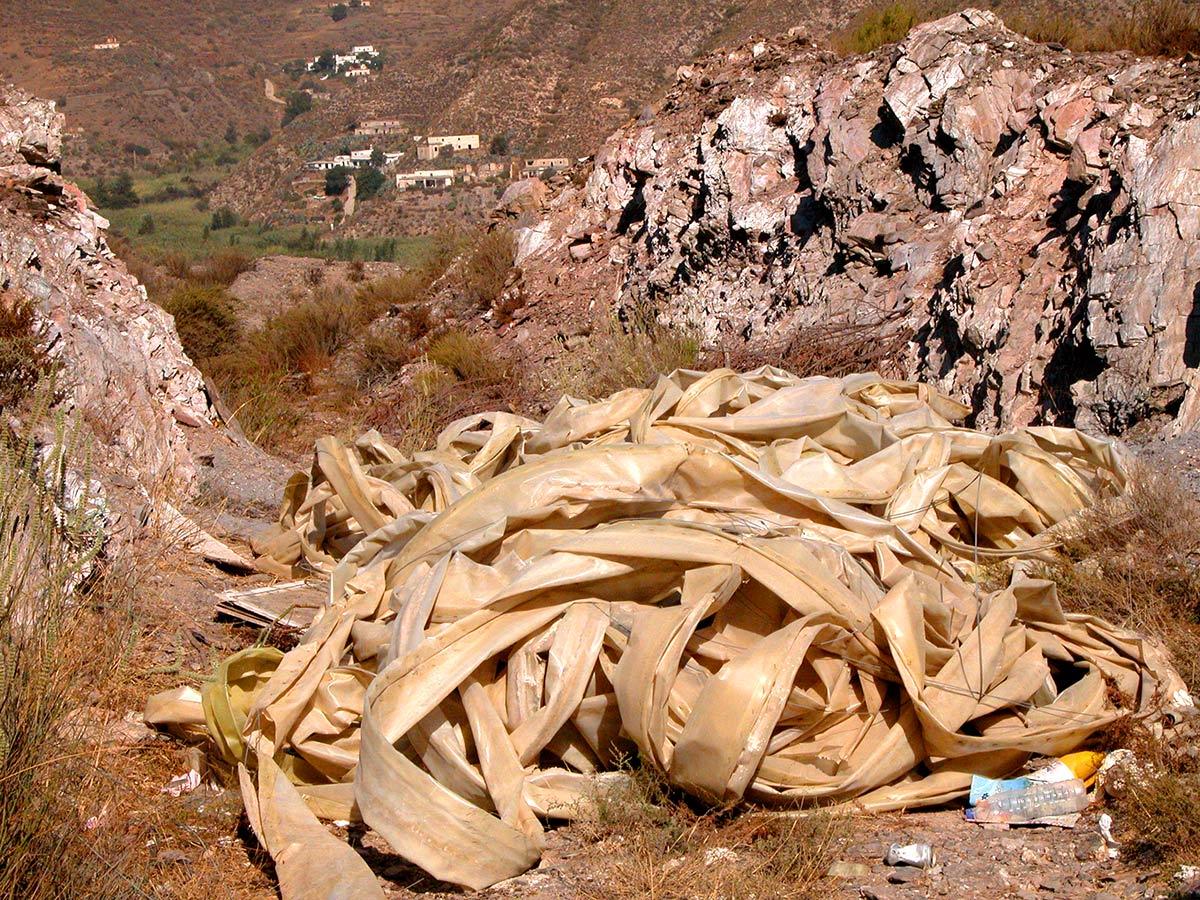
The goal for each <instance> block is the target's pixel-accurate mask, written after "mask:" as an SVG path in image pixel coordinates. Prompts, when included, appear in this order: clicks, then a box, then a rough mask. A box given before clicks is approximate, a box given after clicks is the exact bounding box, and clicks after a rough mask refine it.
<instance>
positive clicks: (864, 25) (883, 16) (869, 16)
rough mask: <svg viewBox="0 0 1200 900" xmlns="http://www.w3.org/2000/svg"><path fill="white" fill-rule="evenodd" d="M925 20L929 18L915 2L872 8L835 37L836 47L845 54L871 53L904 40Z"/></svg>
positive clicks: (859, 15) (863, 12)
mask: <svg viewBox="0 0 1200 900" xmlns="http://www.w3.org/2000/svg"><path fill="white" fill-rule="evenodd" d="M922 21H925V16H923V15H922V14H921V12H918V9H917V7H916V5H914V4H912V3H905V2H900V3H889V4H887V5H886V6H872V7H868V8H867V9H865V10H863V11H862V12H860V13H859V14H858V15H857V16H855V17H854V19H853V20H852V21H851V22H850V25H848V26H847V27H846V28H845V29H844V30H843V31H840V32H838V33H836V34H835V35H834V36H833V46H834V49H835V50H837V51H838V52H839V53H843V54H850V53H870V52H871V51H872V50H874V49H876V48H878V47H882V46H883V45H884V44H894V43H896V42H897V41H902V40H903V39H904V36H905V35H907V34H908V32H909V31H910V30H912V27H913V26H914V25H916V24H917V23H918V22H922Z"/></svg>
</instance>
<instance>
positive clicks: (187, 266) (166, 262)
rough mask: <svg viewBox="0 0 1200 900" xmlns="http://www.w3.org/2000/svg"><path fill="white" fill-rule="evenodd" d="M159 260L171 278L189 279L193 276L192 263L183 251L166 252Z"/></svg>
mask: <svg viewBox="0 0 1200 900" xmlns="http://www.w3.org/2000/svg"><path fill="white" fill-rule="evenodd" d="M158 262H159V265H160V266H162V267H163V269H164V270H165V271H166V273H167V275H168V276H170V277H171V278H178V279H188V278H191V277H192V264H191V262H190V261H189V260H188V258H187V256H185V255H184V254H182V253H164V254H163V255H162V257H160V259H159V261H158Z"/></svg>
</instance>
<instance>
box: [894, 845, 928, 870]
mask: <svg viewBox="0 0 1200 900" xmlns="http://www.w3.org/2000/svg"><path fill="white" fill-rule="evenodd" d="M883 861H884V863H885V864H886V865H889V866H915V867H916V868H918V869H929V868H932V867H933V866H935V865H936V864H937V862H936V859H935V857H934V853H933V848H932V847H931V846H929V844H892V846H891V847H889V848H888V852H887V854H886V855H885V856H884V857H883Z"/></svg>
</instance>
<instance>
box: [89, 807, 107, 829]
mask: <svg viewBox="0 0 1200 900" xmlns="http://www.w3.org/2000/svg"><path fill="white" fill-rule="evenodd" d="M107 821H108V801H107V800H106V801H105V802H104V805H103V806H101V807H100V812H98V813H96V814H95V815H94V816H88V817H87V821H85V822H84V823H83V830H84V831H95V830H96V829H97V828H99V827H101V826H102V825H103V824H104V823H105V822H107Z"/></svg>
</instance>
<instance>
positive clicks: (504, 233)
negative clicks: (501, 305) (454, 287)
mask: <svg viewBox="0 0 1200 900" xmlns="http://www.w3.org/2000/svg"><path fill="white" fill-rule="evenodd" d="M515 254H516V242H515V241H514V240H513V234H512V232H511V231H509V230H508V229H507V228H496V229H493V230H492V231H489V232H488V233H487V234H485V235H484V236H483V237H481V238H480V239H479V241H478V242H477V243H476V244H475V246H474V247H472V248H471V251H470V253H469V254H468V255H467V256H466V257H465V258H464V259H463V261H462V264H461V265H460V267H459V269H458V281H459V291H460V293H461V295H462V298H463V299H464V300H465V301H466V302H467V303H468V304H470V305H472V306H474V307H476V308H477V309H491V308H493V307H495V305H496V303H497V301H498V300H499V299H500V294H501V293H502V292H503V290H504V283H505V281H507V280H508V274H509V272H511V271H512V267H513V258H514V255H515Z"/></svg>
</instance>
